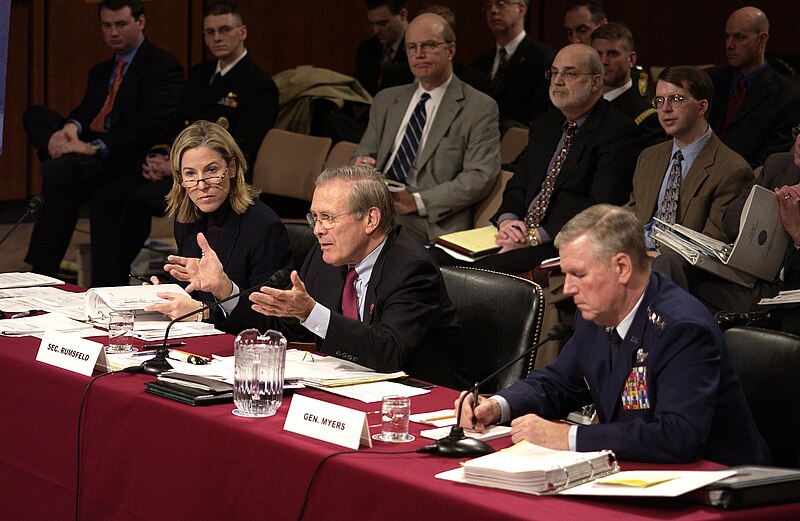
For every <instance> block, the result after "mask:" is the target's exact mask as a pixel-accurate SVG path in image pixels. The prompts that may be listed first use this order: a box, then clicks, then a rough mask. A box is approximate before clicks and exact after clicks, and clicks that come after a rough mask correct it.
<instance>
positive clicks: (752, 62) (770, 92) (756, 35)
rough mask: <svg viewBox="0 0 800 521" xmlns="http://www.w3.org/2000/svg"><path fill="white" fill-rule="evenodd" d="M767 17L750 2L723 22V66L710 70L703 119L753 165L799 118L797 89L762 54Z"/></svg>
mask: <svg viewBox="0 0 800 521" xmlns="http://www.w3.org/2000/svg"><path fill="white" fill-rule="evenodd" d="M768 39H769V21H768V20H767V16H766V15H765V14H764V13H763V12H762V11H760V10H759V9H756V8H755V7H743V8H741V9H737V10H736V11H734V12H733V13H732V14H731V15H730V17H729V18H728V21H727V23H726V24H725V51H726V55H727V58H728V65H726V66H718V67H713V68H711V69H709V70H708V71H707V72H708V75H709V76H710V77H711V80H712V81H713V83H714V93H715V97H716V99H717V102H716V103H714V104H713V105H712V106H711V113H710V114H709V117H708V122H709V123H710V124H711V127H712V128H713V129H714V132H716V133H717V135H718V136H719V137H720V139H722V141H723V142H724V143H725V144H726V145H728V146H729V147H730V148H731V149H733V151H734V152H737V153H738V154H740V155H741V156H742V157H744V158H745V159H746V160H747V162H748V163H750V165H751V166H752V167H753V168H755V167H756V166H758V165H763V164H764V161H766V159H767V156H769V155H770V154H774V153H776V152H785V151H786V150H787V149H788V148H789V147H790V146H791V144H792V139H791V128H792V125H794V124H796V123H797V122H798V121H800V88H799V87H797V86H796V85H794V84H792V83H791V82H790V81H789V80H787V79H786V78H784V77H783V76H781V75H780V74H778V73H777V72H776V71H775V70H774V69H773V68H772V66H770V64H769V63H767V61H766V60H765V59H764V52H765V49H766V47H767V40H768Z"/></svg>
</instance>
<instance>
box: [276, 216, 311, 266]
mask: <svg viewBox="0 0 800 521" xmlns="http://www.w3.org/2000/svg"><path fill="white" fill-rule="evenodd" d="M283 225H284V226H286V233H287V234H288V235H289V246H290V247H291V248H292V264H293V269H295V270H297V272H298V273H299V272H300V268H301V267H303V261H305V259H306V256H307V255H308V252H310V251H311V249H312V248H313V247H314V245H315V244H317V238H316V237H315V236H314V231H313V230H312V229H311V227H309V226H308V223H307V222H304V221H301V220H294V219H292V220H288V219H284V220H283Z"/></svg>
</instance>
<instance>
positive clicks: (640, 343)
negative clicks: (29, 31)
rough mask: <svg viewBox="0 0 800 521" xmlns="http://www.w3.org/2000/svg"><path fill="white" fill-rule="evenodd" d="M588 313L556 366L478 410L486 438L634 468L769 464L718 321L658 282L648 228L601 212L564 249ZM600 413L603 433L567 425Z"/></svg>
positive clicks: (580, 220) (575, 227)
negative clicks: (569, 419) (490, 431)
mask: <svg viewBox="0 0 800 521" xmlns="http://www.w3.org/2000/svg"><path fill="white" fill-rule="evenodd" d="M555 244H556V247H557V248H558V249H559V253H560V254H561V270H562V271H563V272H564V274H565V276H566V279H565V281H564V294H565V295H571V296H572V297H573V298H574V300H575V304H576V306H577V307H578V310H579V313H578V314H577V315H576V318H575V334H574V335H573V337H572V338H571V339H570V340H569V342H567V344H566V346H565V347H564V350H563V351H562V352H561V354H560V355H559V356H558V358H557V359H556V360H555V361H554V362H553V363H552V364H551V365H549V366H547V367H545V368H543V369H538V370H536V371H533V372H532V373H531V374H529V375H528V377H527V378H525V379H524V380H521V381H519V382H517V383H515V384H513V385H512V386H510V387H508V388H507V389H505V390H502V391H500V392H499V393H497V395H495V396H492V397H491V398H480V399H479V401H480V403H479V405H478V406H477V407H476V408H475V410H474V413H473V410H472V407H471V405H472V396H468V397H467V399H466V402H465V406H464V408H463V410H462V415H461V424H462V425H465V426H469V425H472V421H473V414H474V417H475V419H476V420H477V424H476V430H478V431H482V430H484V429H485V428H486V427H487V426H488V425H491V424H494V423H498V422H508V421H511V439H512V441H513V442H515V443H516V442H519V441H521V440H527V441H529V442H531V443H536V444H538V445H543V446H545V447H549V448H552V449H560V450H577V451H595V450H602V449H610V450H612V451H614V452H615V453H616V455H617V457H618V458H620V459H623V460H633V461H657V462H673V463H677V462H685V461H692V460H694V459H697V458H703V459H708V460H712V461H716V462H720V463H724V464H726V465H737V464H745V463H748V464H768V463H769V461H770V456H769V451H768V449H767V446H766V444H765V443H764V440H763V439H762V438H761V435H760V434H759V433H758V430H757V429H756V426H755V424H754V422H753V419H752V416H751V414H750V409H749V407H748V405H747V401H746V400H745V397H744V394H743V392H742V389H741V387H740V385H739V380H738V377H737V376H736V372H735V370H734V368H733V364H732V363H731V360H730V357H729V354H728V350H727V346H726V345H725V340H724V338H723V336H722V332H721V331H720V329H719V327H717V324H716V323H715V322H714V318H713V317H712V316H711V314H710V313H709V312H708V311H707V310H706V309H705V307H704V306H703V305H702V304H701V303H700V302H698V301H697V300H696V299H694V298H693V297H692V296H691V295H689V294H688V293H686V292H685V291H683V290H682V289H680V288H679V287H677V286H676V285H675V284H673V283H672V282H671V281H670V280H669V279H668V278H666V277H665V276H663V275H661V274H659V273H657V272H651V270H650V261H649V259H648V257H647V250H646V248H645V245H644V238H643V235H642V229H641V227H640V226H639V223H638V222H637V221H636V217H635V216H634V215H633V213H631V212H630V211H629V210H627V209H625V208H620V207H616V206H611V205H605V204H602V205H595V206H592V207H590V208H588V209H586V210H584V211H583V212H581V213H580V214H578V215H577V216H575V217H574V218H573V219H571V220H570V221H569V222H568V223H567V224H566V225H565V226H564V227H563V228H562V229H561V232H559V234H558V236H556V240H555ZM589 402H593V403H594V404H595V406H596V410H597V414H598V418H599V423H598V424H595V425H587V426H571V425H568V424H566V423H562V422H560V421H558V420H557V418H562V417H564V416H565V415H567V414H568V413H569V412H570V411H573V410H575V409H577V408H579V407H580V406H582V405H584V404H586V403H589Z"/></svg>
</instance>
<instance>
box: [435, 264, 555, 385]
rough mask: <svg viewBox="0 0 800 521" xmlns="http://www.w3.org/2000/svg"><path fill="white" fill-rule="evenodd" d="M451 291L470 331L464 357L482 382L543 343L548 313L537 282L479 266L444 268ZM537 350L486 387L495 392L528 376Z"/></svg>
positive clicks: (453, 299) (443, 272) (461, 317)
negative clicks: (546, 314)
mask: <svg viewBox="0 0 800 521" xmlns="http://www.w3.org/2000/svg"><path fill="white" fill-rule="evenodd" d="M441 271H442V275H443V277H444V282H445V286H446V287H447V293H448V294H449V295H450V300H452V301H453V304H455V306H456V309H457V313H458V318H459V321H460V322H461V325H462V327H463V328H464V337H465V344H464V351H463V352H464V356H465V357H466V360H467V364H468V366H469V367H470V369H471V370H472V373H473V378H474V379H475V381H476V382H478V381H480V380H483V379H484V378H486V377H488V376H489V375H490V374H491V373H492V372H493V371H496V370H497V369H499V368H500V367H501V366H502V365H503V364H505V363H508V362H509V361H510V360H511V359H513V358H514V357H515V356H518V355H520V354H521V353H522V352H523V351H524V350H525V349H527V348H529V347H531V346H533V345H534V344H535V343H536V342H538V341H539V336H540V334H541V330H542V318H543V315H544V298H543V297H542V289H541V288H540V287H539V286H538V285H537V284H536V283H534V282H531V281H530V280H528V279H523V278H521V277H516V276H514V275H506V274H504V273H497V272H493V271H487V270H479V269H475V268H464V267H455V266H443V267H442V268H441ZM535 362H536V351H534V352H533V353H532V354H531V355H530V356H528V357H525V358H523V359H522V360H520V361H519V362H517V363H515V364H514V365H512V366H511V367H510V368H508V369H507V370H505V371H503V372H502V373H500V375H498V376H497V377H496V378H493V379H492V380H490V381H489V382H488V383H487V384H486V385H485V386H483V387H481V389H480V391H481V393H491V392H495V391H497V390H500V389H503V388H505V387H508V386H509V385H511V384H512V383H514V382H516V381H517V380H519V379H520V378H523V377H525V376H526V375H527V374H528V373H529V372H530V371H531V370H532V369H533V365H534V363H535Z"/></svg>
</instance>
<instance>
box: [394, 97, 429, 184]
mask: <svg viewBox="0 0 800 521" xmlns="http://www.w3.org/2000/svg"><path fill="white" fill-rule="evenodd" d="M429 99H431V95H430V94H428V93H427V92H424V93H423V94H422V97H420V99H419V103H417V106H416V107H414V112H413V113H412V114H411V119H409V120H408V124H407V125H406V131H405V133H404V134H403V141H401V142H400V148H398V149H397V155H396V156H395V158H394V162H393V163H392V167H391V168H390V169H389V175H390V176H391V177H393V178H394V179H396V180H398V181H400V182H401V183H405V182H406V176H407V175H408V171H409V170H411V165H412V164H413V163H414V159H416V157H417V149H419V143H420V141H421V140H422V129H423V128H425V119H426V118H427V113H426V112H425V102H426V101H428V100H429Z"/></svg>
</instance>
